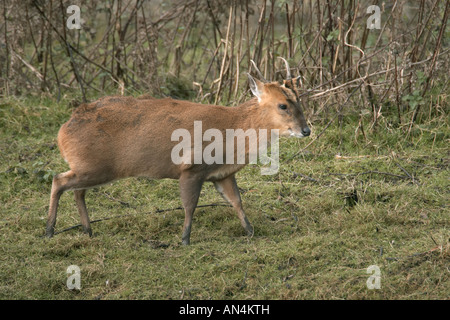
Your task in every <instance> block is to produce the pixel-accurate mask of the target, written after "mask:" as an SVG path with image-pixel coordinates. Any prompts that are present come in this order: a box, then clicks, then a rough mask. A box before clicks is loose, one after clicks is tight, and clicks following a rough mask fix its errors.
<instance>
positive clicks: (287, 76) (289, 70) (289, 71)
mask: <svg viewBox="0 0 450 320" xmlns="http://www.w3.org/2000/svg"><path fill="white" fill-rule="evenodd" d="M278 58H280V59H281V60H283V61H284V64H285V65H286V80H290V79H292V76H291V69H290V68H289V63H288V62H287V61H286V59H285V58H282V57H278Z"/></svg>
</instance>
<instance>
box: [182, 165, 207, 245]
mask: <svg viewBox="0 0 450 320" xmlns="http://www.w3.org/2000/svg"><path fill="white" fill-rule="evenodd" d="M202 185H203V180H200V179H199V178H197V177H196V176H194V175H192V174H183V175H182V176H181V177H180V196H181V201H182V203H183V207H184V213H185V217H184V225H183V234H182V236H181V240H182V244H184V245H188V244H189V243H190V238H191V227H192V217H193V215H194V211H195V208H196V207H197V203H198V198H199V196H200V191H201V189H202Z"/></svg>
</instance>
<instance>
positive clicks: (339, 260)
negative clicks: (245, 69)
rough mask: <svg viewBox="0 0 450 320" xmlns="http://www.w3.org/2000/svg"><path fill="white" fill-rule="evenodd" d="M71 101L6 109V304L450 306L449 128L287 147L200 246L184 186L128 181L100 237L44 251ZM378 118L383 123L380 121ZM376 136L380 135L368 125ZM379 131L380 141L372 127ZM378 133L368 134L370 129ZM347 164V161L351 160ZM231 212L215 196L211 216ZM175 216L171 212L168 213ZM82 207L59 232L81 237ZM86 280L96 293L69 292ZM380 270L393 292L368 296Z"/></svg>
mask: <svg viewBox="0 0 450 320" xmlns="http://www.w3.org/2000/svg"><path fill="white" fill-rule="evenodd" d="M67 104H68V101H66V100H64V101H62V102H61V103H57V102H56V101H55V100H54V99H53V98H49V97H42V98H36V97H34V98H14V99H13V98H10V99H5V100H4V101H2V102H1V103H0V137H1V139H0V150H1V154H0V159H1V163H0V199H1V211H0V257H1V259H0V269H1V270H2V272H1V273H0V299H447V298H448V297H449V296H450V281H449V269H448V268H449V261H450V259H449V242H450V232H449V228H448V226H449V222H450V221H449V218H450V215H449V209H448V199H449V186H450V185H449V174H448V165H449V157H448V151H449V150H448V141H449V134H450V132H449V130H448V121H447V120H448V119H446V118H444V117H441V118H439V121H431V120H430V121H428V122H423V123H421V124H418V125H416V126H414V127H413V129H412V130H411V133H410V134H409V135H408V136H407V135H405V132H406V129H405V130H402V129H400V128H395V129H392V128H391V129H386V128H388V126H387V124H386V123H382V120H383V119H381V120H380V123H379V125H378V128H377V130H373V131H372V132H370V134H368V132H366V134H367V135H366V138H365V137H364V136H363V135H362V134H359V135H358V136H356V137H355V129H356V128H357V126H358V121H357V120H352V119H351V117H346V118H345V121H344V122H343V123H342V127H341V128H339V126H338V125H337V124H336V123H334V124H333V125H331V126H330V127H329V128H328V129H327V131H326V132H325V133H324V135H322V136H321V137H320V138H319V139H318V140H317V141H315V142H314V143H313V144H312V145H311V146H310V147H308V148H307V149H306V150H305V151H304V152H301V153H299V154H298V155H297V156H294V155H296V154H297V153H298V152H299V150H302V149H303V148H304V147H305V146H306V145H307V144H308V143H309V142H311V139H314V138H315V137H316V136H317V134H319V132H321V131H322V129H323V128H324V126H325V125H324V124H321V123H320V121H317V122H314V123H313V126H312V127H313V134H312V137H311V138H310V139H303V140H292V139H283V140H282V141H281V143H280V157H281V160H282V161H281V167H280V171H279V173H278V174H276V175H273V176H261V175H260V170H259V168H258V167H257V166H247V167H246V168H244V169H243V170H242V171H241V172H240V173H238V175H237V180H238V185H239V187H240V188H241V193H242V199H243V203H244V208H245V210H246V213H247V216H248V218H249V220H250V221H251V223H252V225H253V226H254V228H255V235H254V236H253V237H252V238H251V239H249V238H248V237H246V236H245V235H244V230H243V229H242V227H241V225H240V223H239V221H238V219H237V217H236V214H235V213H234V211H233V210H232V208H228V207H223V206H215V207H204V208H198V209H197V210H196V212H195V215H194V223H193V230H192V235H191V243H192V244H191V245H190V246H187V247H185V246H181V244H180V243H181V229H182V224H183V220H184V213H183V212H182V211H181V210H178V209H176V208H177V207H179V206H181V201H180V199H179V195H178V184H177V181H172V180H159V181H150V180H147V179H126V180H121V181H118V182H115V183H113V184H109V185H106V186H103V187H99V188H95V189H92V190H90V192H88V194H87V206H88V210H89V212H90V218H91V220H96V219H103V218H108V217H112V219H109V220H101V221H98V222H96V223H93V225H92V227H93V232H94V236H93V237H92V238H89V237H88V236H86V235H84V234H82V233H81V230H80V229H72V230H69V231H66V232H62V233H60V234H57V235H56V236H55V237H54V238H52V239H46V238H43V237H42V236H43V234H44V229H45V222H46V216H47V210H48V202H49V194H50V188H51V179H52V176H53V175H54V174H55V173H59V172H63V171H66V170H67V166H66V164H65V163H64V161H63V160H62V159H61V157H60V155H59V151H58V149H57V147H56V145H55V138H56V133H57V131H58V129H59V127H60V125H61V124H62V123H64V122H65V121H67V119H68V118H69V117H70V112H71V111H70V109H69V108H68V107H67ZM368 118H370V116H368ZM367 121H369V120H367ZM367 127H368V126H366V128H367ZM366 131H367V130H366ZM338 153H339V154H340V155H341V156H342V157H340V158H338V157H336V154H338ZM221 201H222V200H221V198H220V196H219V195H218V194H217V192H216V191H215V190H214V188H213V186H212V185H211V184H206V185H205V186H204V188H203V191H202V194H201V198H200V202H199V204H200V205H202V204H212V203H220V202H221ZM161 209H171V210H168V211H163V212H161ZM78 223H79V218H78V214H77V211H76V207H75V202H74V200H73V195H72V194H71V193H70V192H67V193H65V194H64V195H63V196H62V198H61V201H60V207H59V212H58V221H57V226H56V227H57V231H58V230H63V229H65V228H68V227H71V226H74V225H77V224H78ZM70 265H78V266H79V267H80V270H81V290H69V289H68V288H67V286H66V281H67V278H68V275H67V273H66V270H67V268H68V267H69V266H70ZM371 265H377V266H379V268H380V270H381V289H379V290H369V289H368V288H367V286H366V282H367V279H368V278H369V276H370V274H367V268H368V267H369V266H371Z"/></svg>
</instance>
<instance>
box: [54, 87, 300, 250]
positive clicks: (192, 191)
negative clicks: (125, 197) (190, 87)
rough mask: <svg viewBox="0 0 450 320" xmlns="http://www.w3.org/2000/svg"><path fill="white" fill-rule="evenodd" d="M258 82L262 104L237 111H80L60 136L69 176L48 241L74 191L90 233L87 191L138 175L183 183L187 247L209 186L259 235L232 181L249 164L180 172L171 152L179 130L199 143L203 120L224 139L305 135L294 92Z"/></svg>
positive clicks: (59, 183)
mask: <svg viewBox="0 0 450 320" xmlns="http://www.w3.org/2000/svg"><path fill="white" fill-rule="evenodd" d="M256 83H257V85H258V88H259V90H260V92H261V96H260V99H261V101H260V102H259V103H258V101H257V99H252V100H250V101H248V102H246V103H244V104H243V105H241V106H238V107H234V108H231V107H223V106H216V105H203V104H198V103H193V102H189V101H179V100H173V99H170V98H165V99H155V98H153V97H150V96H143V97H139V98H133V97H122V96H114V97H104V98H101V99H99V100H97V101H94V102H92V103H89V104H82V105H81V106H79V107H78V108H77V109H76V110H74V112H73V114H72V117H71V118H70V119H69V121H67V122H66V123H65V124H63V125H62V127H61V129H60V131H59V133H58V146H59V149H60V151H61V155H62V156H63V158H64V159H65V160H66V161H67V162H68V164H69V166H70V170H69V171H68V172H65V173H62V174H58V175H56V176H55V177H54V179H53V185H52V191H51V199H50V208H49V215H48V221H47V229H46V234H47V236H49V237H51V236H52V235H53V233H54V227H55V223H56V212H57V206H58V201H59V198H60V196H61V194H62V193H63V192H64V191H67V190H75V200H76V203H77V207H78V211H79V213H80V217H81V222H82V226H83V229H84V231H85V232H86V233H89V234H92V231H91V227H90V223H89V218H88V214H87V209H86V205H85V202H84V196H85V190H86V189H88V188H91V187H94V186H97V185H101V184H104V183H108V182H110V181H113V180H117V179H122V178H126V177H138V176H145V177H149V178H152V179H162V178H171V179H178V180H180V195H181V199H182V202H183V206H184V208H185V224H184V227H183V236H182V240H183V244H189V239H190V230H191V223H192V215H193V212H194V210H195V207H196V206H197V201H198V196H199V194H200V190H201V187H202V184H203V182H204V181H212V182H213V183H214V184H215V186H216V188H217V190H218V191H219V192H220V194H221V195H222V196H223V197H224V198H225V199H226V200H227V201H229V203H230V204H232V206H233V207H234V208H235V209H236V211H237V213H238V217H239V219H240V221H241V224H242V225H243V227H244V228H245V230H246V231H247V233H248V234H250V235H251V234H252V233H253V228H252V226H251V225H250V223H249V222H248V220H247V218H246V216H245V213H244V211H243V209H242V204H241V199H240V195H239V191H238V188H237V185H236V180H235V176H234V175H235V173H236V172H237V171H238V170H240V169H241V168H242V167H243V166H245V164H240V165H237V164H235V165H231V164H212V165H207V164H205V163H202V164H191V165H186V164H181V165H175V164H174V163H173V162H172V160H171V150H172V148H173V147H174V146H175V145H176V144H178V141H171V134H172V132H173V131H174V130H175V129H179V128H185V129H188V130H189V131H190V132H191V137H193V134H192V131H193V127H194V121H202V124H203V132H204V131H205V130H207V129H209V128H216V129H219V130H221V131H223V132H225V130H226V129H243V130H244V131H245V130H247V129H250V128H254V129H268V130H270V129H279V130H280V134H281V135H289V134H290V131H289V129H291V131H294V132H296V133H299V132H301V131H302V130H304V129H305V128H307V125H306V122H305V119H304V117H303V113H302V110H301V108H300V105H299V102H298V101H297V100H296V97H295V93H294V92H292V90H290V89H288V88H285V87H283V86H280V85H279V84H278V83H267V84H263V83H261V82H259V81H256ZM280 104H285V105H287V106H288V108H287V110H280V109H279V107H278V106H279V105H280ZM307 130H308V131H309V129H307ZM307 134H309V133H307ZM224 137H225V134H224ZM207 144H209V142H205V143H204V146H203V147H205V145H207ZM224 154H225V153H224Z"/></svg>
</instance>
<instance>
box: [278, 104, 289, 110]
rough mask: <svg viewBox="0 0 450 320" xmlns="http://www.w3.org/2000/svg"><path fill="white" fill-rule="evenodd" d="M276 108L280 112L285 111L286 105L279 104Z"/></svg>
mask: <svg viewBox="0 0 450 320" xmlns="http://www.w3.org/2000/svg"><path fill="white" fill-rule="evenodd" d="M278 108H280V109H281V110H286V109H287V105H285V104H279V105H278Z"/></svg>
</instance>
